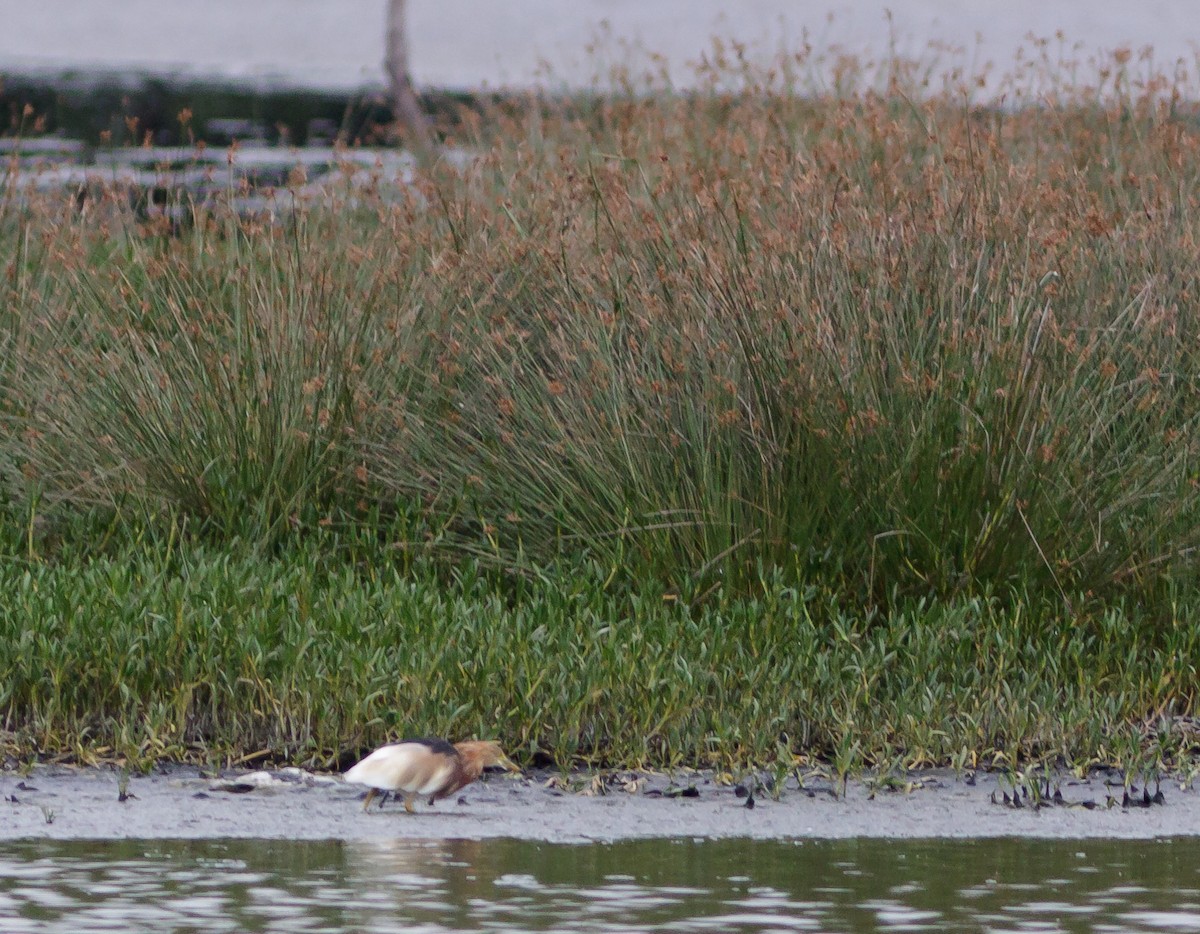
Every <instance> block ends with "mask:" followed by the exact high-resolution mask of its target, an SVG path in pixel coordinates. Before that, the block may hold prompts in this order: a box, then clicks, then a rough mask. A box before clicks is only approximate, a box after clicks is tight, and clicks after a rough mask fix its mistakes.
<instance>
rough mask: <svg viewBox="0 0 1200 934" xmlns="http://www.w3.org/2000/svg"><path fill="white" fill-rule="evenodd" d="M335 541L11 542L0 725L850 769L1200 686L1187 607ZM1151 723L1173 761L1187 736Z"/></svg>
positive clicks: (326, 751) (1129, 711) (1148, 705)
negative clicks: (706, 587) (31, 547)
mask: <svg viewBox="0 0 1200 934" xmlns="http://www.w3.org/2000/svg"><path fill="white" fill-rule="evenodd" d="M330 547H331V543H329V542H326V543H325V544H324V545H319V544H316V543H312V544H310V545H307V546H300V545H295V546H293V547H289V548H288V549H286V550H285V552H284V553H283V556H282V557H280V558H277V559H274V560H267V561H264V560H263V559H262V558H261V556H259V555H257V554H255V553H253V552H251V551H247V550H242V551H237V550H234V551H230V550H227V549H226V550H215V549H212V548H209V547H205V546H185V547H182V548H174V549H173V548H169V547H164V546H163V545H162V543H159V544H158V545H157V546H155V547H145V546H144V545H143V546H130V547H128V548H124V549H120V550H119V551H117V552H116V553H114V554H113V555H112V556H110V557H108V558H104V559H98V560H85V559H80V558H70V559H64V560H63V561H61V562H60V563H57V564H45V563H40V562H32V563H31V562H27V561H23V560H18V559H14V558H9V559H7V560H5V561H4V562H3V563H2V564H0V671H3V672H4V678H3V679H0V723H3V724H4V725H5V728H6V729H7V730H10V731H12V733H11V734H10V736H11V737H13V738H15V739H16V740H17V742H18V744H19V745H20V747H21V748H22V749H23V750H25V751H26V752H27V753H28V752H29V751H36V752H38V753H41V754H44V755H51V754H59V753H63V752H66V753H72V754H75V755H78V756H80V757H83V758H85V759H86V758H89V757H92V756H96V755H107V756H121V757H126V758H128V759H130V760H132V761H137V762H144V761H147V760H150V759H153V758H157V757H162V756H173V757H182V758H187V757H190V758H193V759H199V760H202V761H203V760H205V759H221V758H227V759H235V758H238V757H239V756H242V755H247V754H253V753H264V754H269V755H270V756H273V757H275V758H277V759H286V760H291V761H296V762H303V763H308V764H315V765H325V766H328V765H330V764H332V763H334V762H336V761H337V760H338V758H339V756H340V755H342V754H343V753H344V752H346V751H347V750H361V749H365V748H367V747H370V746H373V745H375V744H378V743H381V742H383V741H385V740H387V739H391V738H395V737H397V736H402V735H411V734H414V733H418V734H424V733H432V734H439V735H448V736H455V737H465V736H480V737H494V738H497V739H500V740H501V741H502V742H503V743H504V744H505V745H506V747H509V748H510V749H511V750H514V751H515V752H516V754H518V755H519V756H521V757H525V758H527V757H530V756H532V755H533V754H535V753H541V754H545V755H549V756H552V757H553V758H554V759H555V760H556V761H557V762H559V763H560V764H563V765H564V766H565V765H568V764H571V763H576V762H581V761H582V762H588V763H591V764H593V765H612V766H618V765H624V766H629V765H649V766H660V767H661V766H671V765H677V764H681V763H688V764H698V763H709V764H714V765H718V766H726V767H736V766H738V765H742V764H745V763H748V762H760V763H761V762H766V761H771V760H774V759H776V758H777V757H778V756H779V755H780V750H781V749H782V750H784V751H785V752H786V751H788V750H791V751H796V752H805V753H812V752H816V753H822V754H825V755H828V756H830V757H831V758H834V759H836V761H838V762H839V763H840V764H839V768H859V767H861V766H862V765H863V764H864V763H871V762H881V761H890V760H892V759H902V760H903V761H905V762H911V763H919V762H930V761H948V760H949V759H950V758H951V757H953V756H954V755H955V753H957V752H958V751H959V750H960V749H962V748H964V747H966V748H969V749H971V750H972V751H973V752H974V753H975V754H976V757H977V758H979V759H982V760H984V761H987V760H989V759H990V758H997V757H998V758H999V759H1001V760H1002V761H1007V762H1010V763H1011V762H1014V761H1024V760H1026V759H1028V758H1029V757H1031V756H1038V755H1042V756H1044V755H1049V756H1054V755H1061V756H1064V757H1067V758H1068V760H1070V761H1083V760H1086V759H1087V758H1088V757H1091V756H1095V755H1100V756H1105V755H1111V756H1119V755H1125V753H1126V752H1127V750H1125V748H1124V746H1119V748H1118V745H1114V744H1120V743H1123V742H1124V740H1123V739H1122V737H1126V736H1130V733H1129V724H1130V723H1131V721H1133V720H1135V719H1137V718H1140V716H1141V715H1142V713H1143V712H1144V711H1147V710H1152V709H1156V708H1163V707H1164V706H1165V705H1168V704H1170V703H1172V702H1173V699H1174V698H1177V697H1179V696H1180V695H1179V693H1178V691H1179V689H1181V688H1182V689H1184V690H1194V685H1195V683H1196V671H1195V667H1196V660H1197V658H1200V644H1198V643H1200V636H1197V633H1196V630H1195V627H1192V626H1188V625H1186V624H1185V623H1184V622H1183V621H1184V620H1185V619H1187V618H1189V617H1190V618H1194V613H1195V609H1196V608H1195V607H1181V609H1180V614H1179V617H1178V618H1177V620H1176V622H1175V623H1174V624H1173V625H1172V626H1171V627H1168V628H1165V629H1153V628H1147V627H1142V626H1139V625H1138V624H1137V623H1135V622H1134V621H1133V620H1132V619H1131V618H1130V615H1129V613H1128V611H1127V610H1126V609H1125V608H1123V607H1120V606H1114V607H1110V608H1108V609H1105V610H1101V611H1098V612H1097V613H1096V614H1094V615H1088V616H1084V617H1080V618H1065V617H1063V616H1061V615H1056V614H1055V611H1054V609H1053V608H1049V607H1046V606H1044V605H1039V604H1037V603H1031V602H1029V601H1027V600H1025V599H1024V598H1020V597H1018V598H1017V599H1015V600H1009V601H999V600H995V599H972V600H969V601H962V602H957V603H952V604H943V603H938V602H933V603H914V604H908V605H905V606H903V607H900V608H897V609H895V610H893V611H892V612H891V613H889V614H887V615H885V616H880V615H872V614H867V613H862V612H858V613H855V612H848V611H846V610H844V609H842V608H840V607H839V606H838V602H839V601H838V600H837V599H836V598H835V597H834V596H832V595H830V594H827V593H821V592H819V591H816V590H808V591H803V592H801V591H797V590H796V589H794V588H790V587H787V586H784V585H783V584H782V583H780V582H779V581H778V580H765V581H762V582H761V584H760V586H759V588H758V589H757V592H756V594H755V595H754V596H753V597H750V598H747V599H743V600H738V601H735V602H732V603H730V604H728V605H726V606H721V607H716V606H706V607H704V608H698V609H697V608H691V607H687V606H683V605H680V604H679V603H677V602H673V601H664V600H662V599H661V597H658V596H630V595H626V596H613V595H608V594H606V593H605V592H604V590H603V587H602V582H601V581H600V580H599V579H598V578H597V577H593V576H590V575H589V574H588V573H579V574H573V575H570V576H568V577H562V578H546V579H543V580H540V581H537V582H531V583H526V584H525V585H523V586H522V587H521V588H520V592H519V593H514V592H513V590H512V588H511V587H509V586H506V585H501V584H499V583H498V582H496V581H493V580H490V579H489V577H488V576H487V575H481V574H479V573H478V569H477V568H472V567H469V566H467V567H464V568H463V569H462V572H461V574H460V575H459V578H458V580H457V581H456V582H453V583H449V584H448V583H447V582H446V581H444V580H440V579H438V578H437V577H436V576H433V575H432V574H431V573H429V570H428V569H425V570H422V569H421V568H420V567H418V568H414V569H413V570H412V571H411V572H410V573H409V574H407V575H402V574H399V573H396V572H395V571H394V570H393V569H391V568H380V567H377V566H374V565H365V566H362V567H359V568H356V567H355V565H354V564H353V563H350V562H345V561H342V562H331V561H329V560H328V556H329V548H330ZM1008 603H1015V604H1016V608H1008V607H1006V605H1005V604H1008ZM1132 672H1136V673H1137V674H1136V677H1132V676H1131V673H1132ZM1189 685H1190V686H1193V687H1185V686H1189ZM1189 700H1191V701H1192V702H1194V698H1189ZM1164 722H1165V721H1164ZM1132 736H1133V747H1134V748H1135V749H1136V748H1137V746H1138V739H1137V736H1138V734H1137V733H1136V732H1135V733H1134V734H1132ZM1154 738H1155V741H1156V743H1157V744H1158V745H1157V746H1156V747H1155V748H1156V754H1157V755H1158V756H1159V757H1160V758H1161V759H1163V761H1171V759H1172V758H1173V756H1175V755H1176V754H1177V753H1178V752H1179V750H1180V748H1181V746H1184V745H1185V739H1186V737H1183V736H1181V735H1180V734H1178V733H1174V734H1171V733H1170V731H1169V730H1168V731H1167V733H1164V734H1163V735H1162V736H1157V735H1156V736H1155V737H1154ZM847 749H848V750H850V751H849V752H848V753H847V752H846V751H845V750H847ZM839 750H842V751H843V754H842V755H840V756H839Z"/></svg>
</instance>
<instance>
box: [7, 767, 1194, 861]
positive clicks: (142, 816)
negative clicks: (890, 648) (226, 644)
mask: <svg viewBox="0 0 1200 934" xmlns="http://www.w3.org/2000/svg"><path fill="white" fill-rule="evenodd" d="M1033 784H1034V783H1033V782H1029V783H1027V784H1026V786H1025V791H1024V792H1021V791H1018V792H1017V794H1018V796H1019V802H1020V806H1013V804H1012V800H1013V799H1012V797H1011V795H1012V793H1013V786H1012V783H1011V782H1010V780H1009V779H1008V778H1007V777H1005V776H1002V775H998V774H989V773H982V772H981V773H979V774H977V775H965V774H962V775H956V774H955V773H953V772H950V771H940V770H935V771H921V772H916V773H912V774H910V775H906V776H900V777H897V778H896V779H893V780H889V781H887V782H880V781H878V780H873V779H869V778H868V779H863V780H852V781H850V782H849V783H848V785H847V787H846V791H845V794H844V796H843V795H841V794H840V793H839V794H837V795H836V796H835V794H834V792H835V790H837V791H839V792H840V787H839V786H835V785H834V784H832V783H831V782H829V781H828V780H824V779H817V780H813V781H811V782H810V781H806V782H805V787H803V788H800V787H798V786H797V784H796V782H795V780H794V779H792V780H791V781H790V782H789V783H788V784H786V785H785V786H784V787H783V790H782V792H781V794H780V795H779V796H778V798H776V797H775V796H774V795H772V794H770V793H769V791H768V790H767V789H765V788H762V787H758V788H757V791H756V793H754V794H753V795H751V794H749V792H750V790H751V789H750V787H749V786H748V785H747V784H746V783H743V784H741V785H740V787H739V786H738V785H735V784H728V783H726V782H722V781H719V780H718V779H717V777H716V776H714V775H713V774H712V773H708V772H687V773H675V774H673V775H661V774H647V773H631V772H621V773H615V774H613V773H605V774H604V775H585V774H577V775H572V776H566V777H564V776H562V775H561V774H559V773H555V772H549V771H544V770H543V771H533V772H527V773H524V774H523V775H520V776H517V775H502V774H494V775H488V776H485V778H484V779H483V780H481V781H479V782H477V783H476V784H474V785H471V786H470V787H468V788H466V789H464V791H463V792H462V793H461V794H460V795H459V796H457V797H456V798H454V799H451V800H447V801H441V802H438V804H437V805H436V806H433V807H430V806H429V805H428V804H427V803H425V802H421V803H420V804H418V806H417V808H418V813H417V814H416V815H409V814H406V813H405V812H404V809H403V807H402V806H401V805H400V804H398V803H397V802H395V801H390V802H388V804H387V805H386V806H385V807H383V808H382V809H380V808H376V807H375V806H374V805H372V807H371V809H370V811H369V812H364V811H363V808H362V804H361V800H362V796H363V793H364V789H363V788H361V787H360V786H356V785H349V784H347V783H345V782H343V781H342V779H341V778H340V776H337V775H328V774H322V773H311V772H305V771H302V770H299V769H279V770H268V771H248V770H247V771H223V772H221V773H219V774H213V773H209V772H204V771H202V770H199V769H197V768H194V767H186V766H175V765H172V766H167V767H163V768H159V769H156V770H155V771H153V772H152V773H150V774H148V775H141V774H133V775H130V776H128V777H127V778H126V777H124V776H122V774H121V773H120V772H119V771H117V770H115V769H110V768H103V767H99V768H96V767H88V768H74V767H66V766H59V765H39V766H37V767H35V768H33V769H32V770H31V771H28V772H24V771H22V772H17V771H6V772H0V839H5V840H14V839H37V838H48V839H120V838H145V839H153V838H157V839H167V838H172V839H215V838H254V839H295V840H318V839H335V840H372V839H384V838H396V837H401V838H412V839H460V838H469V839H482V838H492V837H510V838H517V839H526V840H540V841H545V842H550V843H567V842H588V841H601V842H609V841H617V840H626V839H635V838H647V837H684V838H720V837H751V838H759V839H782V838H814V839H832V838H845V837H875V838H917V837H926V838H973V837H976V838H977V837H995V836H1014V837H1039V838H1060V839H1070V838H1086V837H1111V838H1124V839H1151V838H1155V837H1165V836H1200V793H1197V792H1196V791H1195V790H1193V789H1192V788H1191V786H1190V783H1184V782H1180V781H1179V780H1170V781H1167V780H1164V782H1163V783H1162V785H1161V787H1160V788H1159V787H1156V786H1155V784H1154V783H1153V782H1152V783H1151V784H1150V786H1149V787H1148V788H1145V789H1144V788H1142V786H1141V784H1140V782H1139V783H1136V784H1135V785H1134V786H1133V788H1132V789H1130V793H1128V794H1127V793H1126V789H1125V786H1124V783H1123V782H1122V781H1121V780H1120V778H1119V777H1118V776H1115V775H1112V774H1095V775H1093V776H1091V777H1089V778H1087V779H1077V778H1075V777H1074V776H1069V775H1061V776H1053V775H1052V776H1050V777H1049V786H1048V788H1047V787H1046V780H1045V779H1043V780H1042V782H1041V788H1040V789H1034V790H1032V792H1031V791H1030V788H1031V787H1032V786H1033ZM1158 790H1161V797H1160V798H1159V799H1158V801H1160V802H1161V803H1155V792H1156V791H1158ZM1045 791H1048V792H1049V793H1048V795H1047V794H1045V793H1044V792H1045ZM122 792H123V794H122ZM1056 792H1057V794H1056ZM751 797H752V798H753V802H754V803H753V805H752V806H749V807H748V806H747V803H748V801H749V800H750V799H751ZM1039 797H1041V798H1043V802H1042V803H1041V804H1040V805H1039V802H1038V799H1039ZM121 798H123V800H121Z"/></svg>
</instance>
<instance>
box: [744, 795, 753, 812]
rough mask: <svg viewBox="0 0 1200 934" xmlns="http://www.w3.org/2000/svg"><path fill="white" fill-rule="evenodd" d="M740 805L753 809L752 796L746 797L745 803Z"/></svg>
mask: <svg viewBox="0 0 1200 934" xmlns="http://www.w3.org/2000/svg"><path fill="white" fill-rule="evenodd" d="M742 807H744V808H750V810H754V798H752V797H751V798H747V799H746V803H745V804H743V805H742Z"/></svg>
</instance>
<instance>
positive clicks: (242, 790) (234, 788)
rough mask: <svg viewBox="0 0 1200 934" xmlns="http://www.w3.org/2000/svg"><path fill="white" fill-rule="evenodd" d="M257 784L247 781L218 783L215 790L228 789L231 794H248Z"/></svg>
mask: <svg viewBox="0 0 1200 934" xmlns="http://www.w3.org/2000/svg"><path fill="white" fill-rule="evenodd" d="M257 787H258V786H257V785H251V784H250V783H249V782H230V783H229V784H227V785H218V786H217V787H216V788H215V789H214V790H215V791H228V792H229V793H230V794H231V795H244V794H249V793H250V792H251V791H253V790H254V789H255V788H257Z"/></svg>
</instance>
